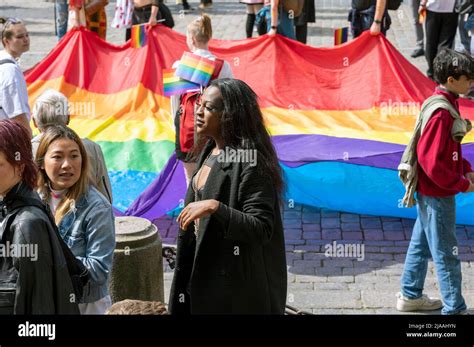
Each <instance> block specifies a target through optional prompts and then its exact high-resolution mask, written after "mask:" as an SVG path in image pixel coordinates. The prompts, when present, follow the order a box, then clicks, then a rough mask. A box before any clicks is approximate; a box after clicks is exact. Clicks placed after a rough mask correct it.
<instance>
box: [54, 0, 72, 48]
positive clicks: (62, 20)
mask: <svg viewBox="0 0 474 347" xmlns="http://www.w3.org/2000/svg"><path fill="white" fill-rule="evenodd" d="M54 11H55V17H56V36H57V37H58V40H61V38H62V37H63V36H64V35H66V33H67V21H68V16H69V6H68V1H67V0H56V4H55V6H54Z"/></svg>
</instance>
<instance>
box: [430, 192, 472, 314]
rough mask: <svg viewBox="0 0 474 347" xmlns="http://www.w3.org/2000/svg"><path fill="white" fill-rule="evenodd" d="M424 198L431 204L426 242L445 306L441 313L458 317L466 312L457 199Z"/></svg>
mask: <svg viewBox="0 0 474 347" xmlns="http://www.w3.org/2000/svg"><path fill="white" fill-rule="evenodd" d="M425 199H426V200H427V201H428V204H429V205H430V206H429V210H430V211H429V212H430V215H431V218H430V224H429V226H428V228H427V239H428V244H429V245H430V250H431V254H432V255H433V262H434V264H435V268H436V274H437V277H438V282H439V288H440V292H441V296H442V299H443V303H444V306H443V309H442V311H441V313H442V314H456V313H459V312H461V311H464V310H466V303H465V302H464V298H463V297H462V294H461V283H462V275H461V261H460V260H459V257H458V252H459V251H458V242H457V238H456V202H455V198H454V196H452V197H447V198H432V197H429V198H427V197H425Z"/></svg>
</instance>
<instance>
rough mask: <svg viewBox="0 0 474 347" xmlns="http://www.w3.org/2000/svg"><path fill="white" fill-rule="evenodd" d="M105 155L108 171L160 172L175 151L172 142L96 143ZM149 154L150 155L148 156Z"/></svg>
mask: <svg viewBox="0 0 474 347" xmlns="http://www.w3.org/2000/svg"><path fill="white" fill-rule="evenodd" d="M97 143H98V144H100V146H101V147H102V150H103V151H104V153H106V154H107V155H106V156H105V158H106V164H107V169H108V170H116V171H118V170H136V171H145V172H160V171H161V169H162V168H163V167H164V165H165V164H166V162H167V161H168V159H169V157H170V156H171V154H172V153H173V151H174V149H175V144H174V142H171V141H156V142H144V141H142V140H138V139H137V140H132V141H126V142H109V141H98V142H97ZM150 154H151V155H150Z"/></svg>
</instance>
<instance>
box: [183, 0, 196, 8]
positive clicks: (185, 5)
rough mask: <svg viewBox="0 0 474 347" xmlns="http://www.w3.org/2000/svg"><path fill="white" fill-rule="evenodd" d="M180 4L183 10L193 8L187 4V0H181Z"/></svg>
mask: <svg viewBox="0 0 474 347" xmlns="http://www.w3.org/2000/svg"><path fill="white" fill-rule="evenodd" d="M181 4H182V5H183V10H190V11H192V10H194V8H192V7H191V5H189V3H188V0H183V1H182V3H181Z"/></svg>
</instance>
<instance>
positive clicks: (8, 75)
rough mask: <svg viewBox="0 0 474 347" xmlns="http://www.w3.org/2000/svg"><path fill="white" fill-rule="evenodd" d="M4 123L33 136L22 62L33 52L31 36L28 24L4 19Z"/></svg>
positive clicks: (0, 54)
mask: <svg viewBox="0 0 474 347" xmlns="http://www.w3.org/2000/svg"><path fill="white" fill-rule="evenodd" d="M0 24H3V26H0V30H1V31H0V39H1V40H2V44H3V47H5V50H2V51H0V120H3V119H11V120H13V121H14V122H17V123H19V124H21V125H23V126H24V127H25V128H26V129H27V130H28V131H29V133H30V137H31V128H30V106H29V105H28V91H27V90H26V82H25V77H24V76H23V73H22V72H21V69H20V66H19V65H18V60H19V59H20V57H21V55H22V54H23V53H25V52H28V51H29V49H30V36H29V34H28V30H27V29H26V26H25V24H24V23H23V21H22V20H20V19H17V18H3V17H0Z"/></svg>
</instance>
